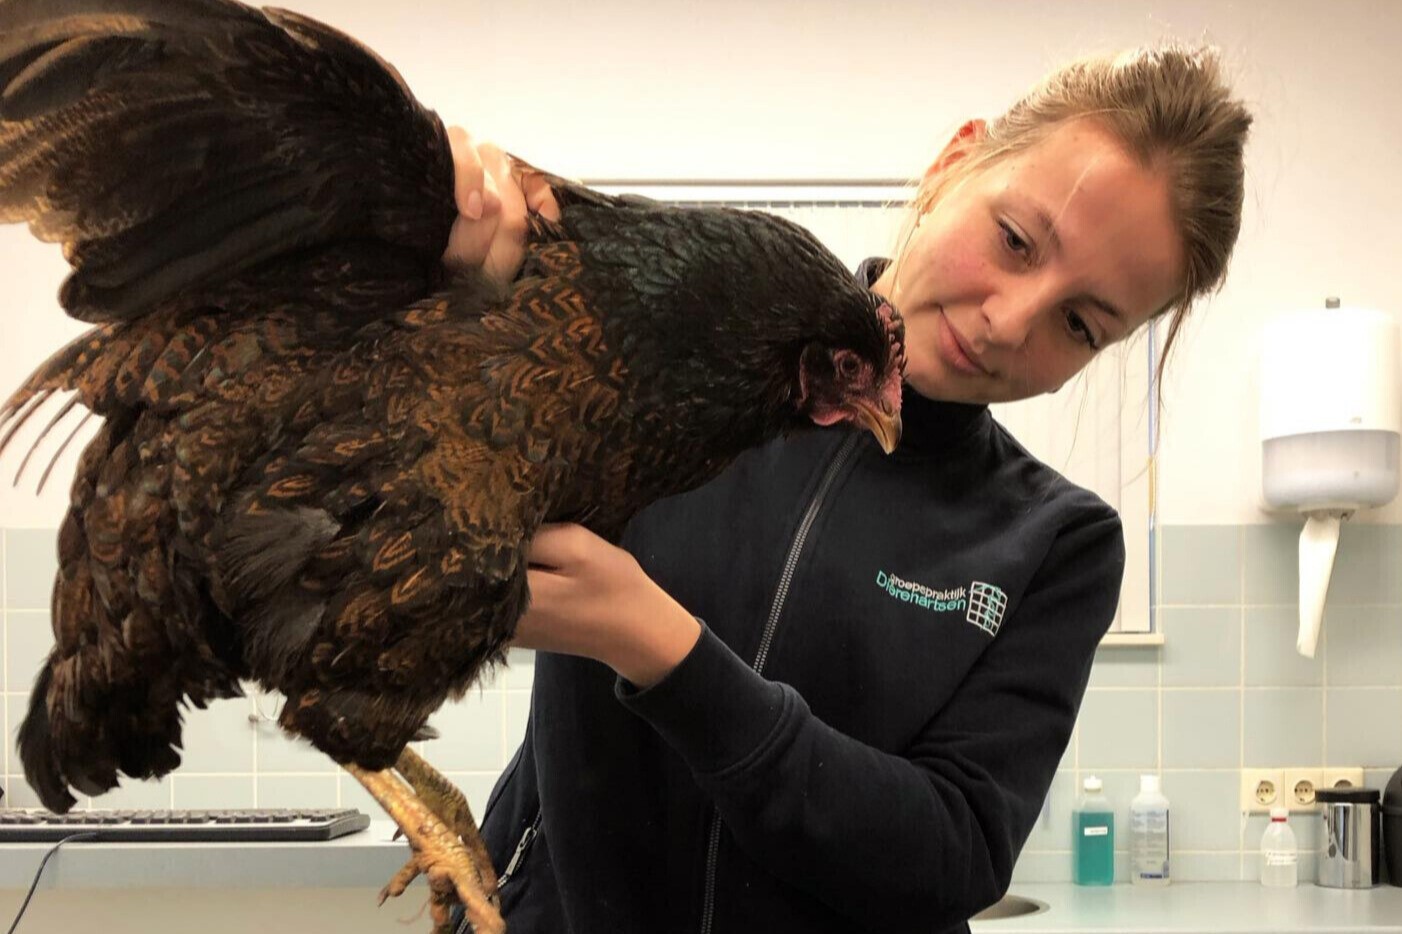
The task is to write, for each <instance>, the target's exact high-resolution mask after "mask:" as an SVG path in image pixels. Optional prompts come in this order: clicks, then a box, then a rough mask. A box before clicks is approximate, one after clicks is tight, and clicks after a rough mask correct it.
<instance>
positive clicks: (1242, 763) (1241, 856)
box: [1236, 526, 1248, 880]
mask: <svg viewBox="0 0 1402 934" xmlns="http://www.w3.org/2000/svg"><path fill="white" fill-rule="evenodd" d="M1246 549H1247V542H1246V527H1245V526H1243V527H1242V529H1241V600H1242V605H1241V608H1240V609H1239V610H1237V624H1238V627H1239V628H1240V630H1241V632H1240V634H1239V635H1240V643H1239V644H1240V647H1241V651H1240V653H1239V654H1240V657H1239V658H1238V665H1237V774H1238V775H1240V774H1241V772H1242V771H1244V770H1245V769H1246V565H1247V561H1248V557H1247V554H1246ZM1240 781H1241V779H1238V782H1240ZM1246 823H1247V822H1246V814H1245V813H1243V814H1242V821H1241V825H1240V826H1239V827H1237V870H1236V871H1237V879H1239V880H1240V879H1242V878H1244V877H1245V875H1246Z"/></svg>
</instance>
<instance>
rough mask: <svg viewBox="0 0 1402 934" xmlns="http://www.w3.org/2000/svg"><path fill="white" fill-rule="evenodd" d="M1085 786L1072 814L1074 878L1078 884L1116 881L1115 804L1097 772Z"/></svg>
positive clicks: (1103, 883) (1086, 781)
mask: <svg viewBox="0 0 1402 934" xmlns="http://www.w3.org/2000/svg"><path fill="white" fill-rule="evenodd" d="M1082 787H1083V789H1084V794H1082V795H1081V797H1080V798H1079V799H1078V800H1077V801H1076V810H1075V811H1073V812H1072V815H1071V827H1072V831H1071V832H1072V837H1071V861H1072V864H1073V876H1072V878H1073V880H1074V881H1075V883H1076V884H1077V885H1110V884H1111V883H1112V882H1114V881H1115V808H1114V806H1113V805H1111V804H1110V801H1109V799H1108V798H1106V797H1105V794H1104V789H1105V786H1104V783H1102V782H1101V781H1100V779H1098V778H1096V777H1095V776H1094V775H1092V776H1090V777H1089V778H1087V779H1086V780H1085V784H1084V785H1083V786H1082Z"/></svg>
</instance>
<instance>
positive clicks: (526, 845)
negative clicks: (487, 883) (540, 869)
mask: <svg viewBox="0 0 1402 934" xmlns="http://www.w3.org/2000/svg"><path fill="white" fill-rule="evenodd" d="M540 818H541V811H540V810H539V809H537V810H536V812H535V820H533V821H531V826H529V827H527V828H526V832H525V833H523V834H521V840H520V842H519V843H517V844H516V850H515V851H514V852H513V853H512V854H511V859H509V860H507V861H506V868H505V869H503V870H502V871H501V878H499V879H497V889H498V890H500V889H501V887H502V886H503V885H506V883H507V882H508V881H510V879H511V877H512V876H514V875H516V870H517V869H520V868H521V861H522V860H524V859H525V858H526V850H528V849H530V846H531V841H532V840H534V839H535V837H536V834H537V833H539V832H540Z"/></svg>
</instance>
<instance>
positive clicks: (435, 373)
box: [0, 0, 904, 931]
mask: <svg viewBox="0 0 1402 934" xmlns="http://www.w3.org/2000/svg"><path fill="white" fill-rule="evenodd" d="M0 88H3V91H2V92H0V220H3V221H6V222H27V223H28V224H29V225H30V228H31V230H32V231H33V233H34V234H35V235H36V236H38V237H40V238H42V239H44V240H49V241H56V242H60V243H62V245H63V250H64V255H65V257H66V258H67V259H68V261H69V263H70V265H71V266H72V272H71V274H70V275H69V276H68V278H67V279H66V281H65V282H64V283H63V285H62V288H61V290H60V302H61V304H62V306H63V307H64V309H65V310H66V311H67V312H68V313H69V314H70V315H72V316H74V317H76V318H78V319H80V320H82V321H86V322H90V323H92V324H93V325H94V327H93V328H92V329H91V330H90V331H88V332H87V333H86V334H85V335H83V336H82V337H80V338H79V339H77V340H75V341H73V342H72V343H71V344H70V345H69V346H67V347H65V348H63V349H61V350H59V351H58V352H57V353H55V354H54V355H53V356H52V357H51V358H50V359H49V360H48V361H47V362H46V363H45V364H43V365H42V366H41V367H40V369H39V370H38V371H36V372H35V373H34V374H33V375H32V376H31V377H30V378H29V379H28V380H27V381H26V382H25V383H24V384H23V385H22V386H21V387H20V388H19V389H18V390H17V391H16V392H15V393H14V395H13V396H12V397H11V398H10V399H9V400H8V402H7V403H6V404H5V406H4V407H3V408H0V429H4V434H3V435H2V436H0V451H3V449H4V446H5V445H6V444H7V443H8V442H9V441H10V440H11V438H13V436H14V433H15V431H16V430H17V429H18V428H19V426H20V425H22V424H23V423H25V422H26V421H27V420H28V419H30V418H31V417H32V416H34V414H35V413H36V412H37V411H38V410H39V409H40V408H41V407H42V406H43V405H44V403H45V402H46V401H47V400H49V399H51V398H53V397H54V396H55V394H58V393H62V392H66V391H72V392H73V396H72V397H71V398H70V399H69V400H68V401H67V402H66V404H64V405H62V406H61V407H60V408H59V410H58V412H57V414H56V415H55V416H54V417H53V419H52V420H51V421H50V423H49V428H48V429H45V434H47V432H48V430H49V429H51V428H53V427H54V426H55V425H56V424H57V423H58V422H59V421H60V420H62V419H64V418H65V417H66V416H67V415H68V414H69V413H70V411H72V409H73V408H74V407H75V406H79V405H81V406H82V407H83V408H84V409H86V410H87V411H88V414H89V415H91V414H96V415H98V416H100V417H101V418H102V419H103V423H102V426H101V428H100V430H99V431H98V432H97V434H96V436H95V437H94V438H93V439H92V441H91V442H90V443H89V444H88V445H87V447H86V449H85V450H84V452H83V454H82V457H81V459H80V461H79V464H78V468H77V472H76V476H75V478H74V480H73V484H72V492H71V505H70V508H69V510H68V512H67V514H66V516H65V518H64V520H63V522H62V525H61V528H60V530H59V536H58V552H59V571H58V576H57V580H56V582H55V587H54V596H53V607H52V610H53V612H52V621H53V627H54V634H55V642H56V644H55V647H54V649H53V651H52V653H51V655H50V656H49V657H48V659H47V660H46V662H45V663H44V665H43V666H42V668H41V670H40V672H39V674H38V677H37V680H36V682H35V686H34V690H33V694H32V697H31V699H30V705H29V710H28V713H27V715H26V717H25V719H24V723H23V725H22V727H21V729H20V736H19V751H20V755H21V757H22V759H23V762H24V769H25V775H26V777H27V779H28V781H29V783H30V784H31V785H32V786H33V787H34V789H35V790H36V791H37V793H38V794H39V796H40V798H41V800H42V801H43V802H44V804H45V805H46V806H47V807H49V808H51V809H53V810H55V811H64V810H66V809H67V808H69V807H71V806H72V805H73V803H74V797H73V790H76V791H78V792H81V793H83V794H88V795H99V794H101V793H103V792H104V791H107V790H109V789H111V788H113V787H114V786H115V785H116V784H117V782H118V776H119V774H125V775H128V776H132V777H136V778H153V777H159V776H161V775H164V774H166V773H168V772H169V771H170V770H172V769H174V768H175V767H176V766H177V765H178V764H179V762H180V755H179V752H178V749H179V747H180V739H181V707H182V704H190V705H193V706H195V707H203V706H204V705H206V704H207V703H208V702H209V701H211V700H213V699H216V698H221V697H229V696H235V695H238V694H239V693H240V690H241V688H240V682H241V681H254V682H256V683H258V684H259V685H261V686H262V687H264V688H265V689H269V690H276V691H280V692H282V693H283V694H284V695H285V696H286V698H287V702H286V704H285V705H284V707H283V710H282V713H281V716H280V718H279V723H280V725H281V726H282V728H283V729H285V730H286V731H287V732H288V733H290V734H293V735H295V736H299V737H302V738H305V739H306V740H307V741H309V742H310V743H311V744H312V745H313V746H315V747H316V748H317V749H319V750H320V751H322V752H323V753H325V754H326V755H328V756H330V757H331V758H332V759H333V760H335V761H336V762H337V763H340V764H341V765H342V766H344V767H345V768H347V769H348V770H349V771H351V772H352V773H353V774H355V775H356V777H357V778H358V779H359V780H360V781H361V782H362V783H363V784H364V785H365V786H366V787H367V789H369V790H370V792H371V793H372V794H373V795H374V796H375V797H376V799H377V800H378V801H379V802H380V803H381V804H382V805H384V806H385V807H386V809H387V810H388V811H389V812H390V814H391V816H392V817H393V818H394V819H395V820H396V821H397V822H398V823H399V825H400V827H401V828H402V829H403V830H404V831H405V834H406V836H407V838H408V840H409V842H410V845H411V847H412V849H413V859H411V861H410V862H409V864H408V865H406V867H405V869H404V870H403V871H401V873H400V874H398V875H397V876H396V877H395V880H394V881H393V882H392V883H391V884H390V886H388V887H387V890H386V891H387V894H399V892H401V891H403V888H404V886H405V885H407V884H408V883H409V881H411V880H412V879H413V878H414V876H415V875H416V874H417V873H419V872H423V873H425V874H426V875H428V877H429V881H430V888H431V891H432V893H433V894H432V898H433V914H434V919H435V924H436V925H437V928H438V929H439V930H442V929H443V928H444V927H445V926H446V924H447V914H448V909H449V907H450V905H451V901H452V899H453V898H455V897H456V898H460V899H462V900H463V901H464V903H465V904H466V907H467V909H468V912H469V916H470V917H471V918H472V920H473V923H474V924H475V925H476V926H477V928H478V930H482V931H488V930H501V923H500V918H499V916H497V915H496V912H495V909H494V908H493V904H492V902H493V895H494V890H495V881H494V880H495V876H494V875H493V872H492V867H491V865H490V863H489V861H488V860H487V858H486V854H485V849H484V848H483V847H482V846H481V843H480V840H478V838H477V836H476V829H475V825H474V824H473V821H472V818H471V815H470V811H469V810H468V809H467V806H466V801H464V800H463V799H462V796H461V795H460V794H459V793H457V791H456V789H453V788H452V787H451V785H449V784H448V783H447V782H446V781H445V780H443V779H442V778H441V776H438V775H437V773H436V772H434V771H433V770H432V768H431V767H429V766H428V765H427V763H424V762H423V761H422V760H421V759H419V758H418V757H417V756H416V755H414V753H413V751H412V750H411V749H409V748H408V747H407V744H408V743H409V742H410V741H411V740H413V739H415V738H416V737H421V736H423V735H425V733H424V731H425V724H426V721H427V719H428V717H429V715H430V714H431V713H433V711H434V710H435V709H437V708H438V707H439V706H440V705H441V704H443V703H444V702H445V700H448V699H450V698H457V697H460V696H462V695H463V693H464V692H465V691H466V690H467V689H468V688H469V687H470V686H471V685H472V684H474V683H475V682H476V681H477V680H478V679H479V678H481V677H482V676H483V675H484V673H485V672H487V671H488V670H489V669H490V667H491V666H492V665H494V664H496V663H498V662H500V661H501V659H502V658H503V653H504V651H505V648H506V646H507V644H508V642H509V641H510V639H511V637H512V633H513V630H514V627H515V624H516V621H517V620H518V619H519V618H520V616H521V614H522V612H523V611H524V609H525V608H526V606H527V604H528V601H529V593H528V591H527V585H526V567H527V557H526V554H527V549H528V547H529V545H530V542H531V538H532V536H533V534H534V533H535V531H536V530H537V528H538V527H539V526H540V524H541V523H542V522H547V521H572V522H579V523H582V524H584V525H585V526H587V527H589V528H590V529H593V530H594V531H596V532H598V533H599V534H601V535H603V536H604V537H606V538H609V539H611V540H616V539H617V537H618V535H619V534H620V532H621V530H622V528H623V526H624V524H625V523H626V522H627V520H628V519H629V517H630V516H632V515H633V514H634V513H636V512H637V511H638V510H639V509H641V508H642V507H644V506H645V505H647V504H648V503H650V502H652V501H654V500H656V499H658V498H660V497H663V496H667V495H670V494H674V493H677V492H680V491H683V490H687V489H690V488H693V487H695V486H697V485H699V484H701V483H704V482H705V481H706V480H707V479H709V478H711V477H713V476H715V475H716V474H717V473H718V472H719V471H720V470H722V469H723V468H724V467H725V466H726V465H727V464H728V463H729V462H731V461H732V460H733V459H734V458H735V457H736V456H738V455H739V454H740V453H741V452H742V451H743V450H745V449H746V448H749V447H752V446H755V445H758V444H760V443H762V442H764V441H766V440H768V439H771V438H774V437H776V436H778V435H780V434H783V433H785V432H789V431H793V430H798V429H800V428H802V427H804V426H805V425H812V424H815V423H816V424H819V425H834V424H839V423H851V424H853V425H855V426H857V427H861V428H865V429H868V430H870V431H872V432H873V433H874V434H875V435H876V436H877V437H878V439H879V440H880V442H881V443H882V445H883V446H884V447H885V448H886V449H887V450H888V451H889V450H890V449H892V448H893V447H894V446H895V444H896V442H897V440H898V438H899V432H900V421H899V406H900V383H901V375H902V370H903V366H904V351H903V344H902V341H903V330H902V325H901V322H900V316H899V314H898V312H897V311H896V310H895V309H894V308H892V307H891V306H890V305H889V304H887V303H885V302H883V301H882V300H881V299H880V298H879V297H877V296H875V295H873V294H871V293H870V292H868V291H867V290H866V289H864V288H862V287H860V286H858V285H857V284H856V283H855V282H854V281H853V280H852V278H851V276H850V275H849V274H848V272H847V271H846V270H845V269H844V268H843V267H842V265H841V263H840V262H838V261H837V260H836V259H835V258H834V257H833V256H831V255H830V254H829V253H828V252H827V251H826V250H824V249H823V248H822V246H821V245H820V244H818V242H817V241H816V240H815V239H814V238H813V237H812V236H811V235H809V234H808V233H807V232H805V231H803V230H802V229H800V228H798V227H796V226H794V225H792V224H789V223H787V222H784V221H782V220H780V219H777V218H774V217H771V216H768V215H764V214H761V213H749V212H738V211H731V210H721V209H710V210H701V209H691V210H682V209H677V208H672V207H665V206H661V205H658V204H655V203H652V202H649V201H646V200H644V199H640V198H632V197H611V196H605V195H602V194H600V193H597V192H594V191H591V190H589V189H587V188H584V187H582V186H580V185H577V184H572V183H569V182H566V181H564V180H562V179H560V178H558V177H555V176H552V175H548V174H546V173H540V174H542V175H543V176H544V177H545V178H546V179H547V180H548V182H549V184H551V186H552V188H553V191H554V194H555V196H556V198H557V200H558V202H559V204H560V206H561V212H562V213H561V218H560V220H559V221H558V222H553V221H549V220H546V219H545V218H543V217H540V216H533V217H532V218H531V228H530V237H529V242H528V244H527V250H526V258H525V262H524V265H523V267H522V269H521V272H520V274H519V275H518V276H517V278H516V279H515V281H514V282H512V283H511V284H510V285H509V286H506V287H505V288H502V287H499V286H496V285H494V284H492V283H491V282H488V281H486V280H485V279H483V278H482V277H481V276H479V275H476V274H459V275H457V276H449V275H448V274H447V273H445V272H444V271H443V269H442V267H441V264H440V256H441V254H442V252H443V248H444V246H445V244H446V241H447V235H448V231H449V228H450V227H451V224H452V222H453V219H454V217H455V208H454V200H453V163H452V158H451V153H450V150H449V146H448V141H447V135H446V132H445V130H444V128H443V125H442V123H441V121H440V120H439V119H438V118H437V116H436V115H435V114H434V113H433V112H431V111H429V110H427V109H425V108H424V107H423V106H421V105H420V104H419V103H418V102H417V101H416V100H415V99H414V98H413V96H412V94H411V93H410V91H409V90H408V88H407V87H406V86H405V84H404V82H403V81H402V79H401V78H400V77H399V76H398V74H397V73H396V72H395V71H394V70H393V69H392V68H391V67H390V66H389V65H387V64H385V63H384V62H382V61H380V60H379V59H378V58H377V57H376V56H375V55H374V54H373V53H372V52H370V51H369V50H368V49H366V48H365V47H364V46H362V45H360V44H359V43H357V42H355V41H354V40H353V39H351V38H349V37H347V36H345V35H343V34H341V33H338V32H336V31H335V30H333V29H331V28H329V27H327V26H325V25H323V24H321V23H318V22H316V21H314V20H311V19H308V18H306V17H303V16H300V15H298V14H294V13H290V12H286V11H277V10H271V9H269V10H257V9H254V8H250V7H246V6H243V5H241V4H237V3H234V2H231V0H5V2H3V3H0ZM518 171H519V172H521V173H536V172H538V171H539V170H537V169H534V168H532V167H530V166H528V165H525V164H524V163H519V164H518ZM85 417H86V416H85ZM70 437H71V436H70ZM41 441H42V437H41ZM36 444H37V442H36ZM30 453H31V454H32V453H33V451H31V452H30ZM55 456H56V455H55ZM27 460H28V457H26V461H27ZM21 470H23V465H21ZM395 771H397V772H398V773H399V775H400V776H403V778H404V779H405V780H407V781H408V782H409V785H410V788H406V787H405V785H404V784H403V782H402V781H401V779H400V778H399V777H397V776H396V775H395ZM411 789H412V790H411Z"/></svg>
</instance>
